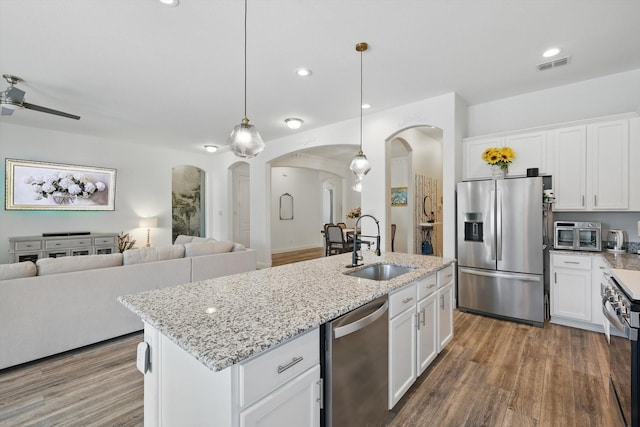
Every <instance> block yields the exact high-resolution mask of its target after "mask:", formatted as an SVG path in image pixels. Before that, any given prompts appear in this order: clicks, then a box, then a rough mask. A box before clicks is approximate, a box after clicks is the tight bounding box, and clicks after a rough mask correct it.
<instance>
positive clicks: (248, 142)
mask: <svg viewBox="0 0 640 427" xmlns="http://www.w3.org/2000/svg"><path fill="white" fill-rule="evenodd" d="M227 145H228V146H229V149H230V150H231V152H232V153H233V154H235V155H236V156H238V157H242V158H245V159H250V158H252V157H255V156H256V155H257V154H258V153H259V152H261V151H262V150H264V142H263V141H262V137H261V136H260V134H259V133H258V130H257V129H256V127H255V126H254V125H250V124H249V119H248V118H246V117H245V118H243V119H242V123H240V124H239V125H236V127H234V128H233V130H232V131H231V134H230V135H229V140H228V141H227Z"/></svg>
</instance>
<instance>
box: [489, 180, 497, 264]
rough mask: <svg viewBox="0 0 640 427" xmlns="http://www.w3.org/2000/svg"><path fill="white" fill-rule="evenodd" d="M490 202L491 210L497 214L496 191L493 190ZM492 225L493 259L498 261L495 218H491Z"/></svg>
mask: <svg viewBox="0 0 640 427" xmlns="http://www.w3.org/2000/svg"><path fill="white" fill-rule="evenodd" d="M489 197H490V199H491V200H490V202H491V210H492V211H494V212H495V208H496V191H495V190H491V191H490V196H489ZM490 224H491V237H490V241H491V259H492V260H495V259H496V239H495V235H496V221H495V219H494V218H491V221H490Z"/></svg>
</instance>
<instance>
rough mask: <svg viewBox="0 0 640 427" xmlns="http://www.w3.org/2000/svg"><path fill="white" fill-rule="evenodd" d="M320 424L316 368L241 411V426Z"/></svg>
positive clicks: (318, 375)
mask: <svg viewBox="0 0 640 427" xmlns="http://www.w3.org/2000/svg"><path fill="white" fill-rule="evenodd" d="M319 425H320V366H319V365H316V366H315V367H313V368H311V369H309V370H308V371H306V372H305V373H304V374H302V375H299V376H298V377H296V378H295V379H294V380H292V381H290V382H288V383H287V384H286V385H284V386H283V387H281V388H279V389H277V390H276V391H274V392H273V393H270V394H269V395H267V396H266V397H264V398H263V399H261V400H259V401H258V402H256V403H255V404H253V405H251V406H250V407H248V408H247V409H245V410H244V411H242V412H240V427H255V426H260V427H282V426H301V427H318V426H319Z"/></svg>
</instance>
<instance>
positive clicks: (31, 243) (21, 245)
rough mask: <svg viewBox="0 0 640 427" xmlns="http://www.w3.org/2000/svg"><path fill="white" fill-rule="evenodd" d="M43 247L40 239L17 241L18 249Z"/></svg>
mask: <svg viewBox="0 0 640 427" xmlns="http://www.w3.org/2000/svg"><path fill="white" fill-rule="evenodd" d="M41 247H42V245H41V242H40V240H30V241H25V242H16V251H37V250H40V248H41Z"/></svg>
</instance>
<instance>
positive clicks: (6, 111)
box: [0, 107, 14, 116]
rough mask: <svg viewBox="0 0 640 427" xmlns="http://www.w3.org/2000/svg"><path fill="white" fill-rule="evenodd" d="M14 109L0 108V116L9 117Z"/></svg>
mask: <svg viewBox="0 0 640 427" xmlns="http://www.w3.org/2000/svg"><path fill="white" fill-rule="evenodd" d="M13 111H14V109H13V108H5V107H2V108H1V109H0V116H10V115H12V114H13Z"/></svg>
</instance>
